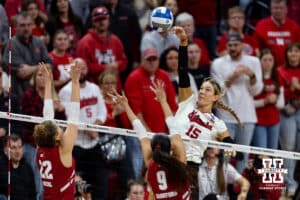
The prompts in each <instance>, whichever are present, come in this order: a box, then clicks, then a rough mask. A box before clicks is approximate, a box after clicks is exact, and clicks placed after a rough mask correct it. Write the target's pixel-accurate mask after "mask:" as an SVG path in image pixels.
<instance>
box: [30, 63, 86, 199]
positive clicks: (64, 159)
mask: <svg viewBox="0 0 300 200" xmlns="http://www.w3.org/2000/svg"><path fill="white" fill-rule="evenodd" d="M39 67H40V68H41V69H42V71H43V74H44V75H45V97H44V99H45V100H44V109H43V114H44V118H46V119H49V120H46V121H44V122H42V123H41V124H39V125H36V126H35V129H34V133H33V136H34V139H35V142H36V144H37V156H36V160H37V164H38V167H39V170H40V174H41V177H42V181H43V187H44V195H43V199H44V200H58V199H59V200H70V199H74V190H75V182H74V177H75V161H74V159H73V157H72V150H73V147H74V143H75V141H76V137H77V129H78V127H77V123H78V120H79V110H80V105H79V96H80V88H79V77H80V72H81V69H80V66H78V65H77V64H76V63H75V64H74V65H73V66H72V67H71V71H70V76H71V80H72V95H71V102H70V104H69V108H68V109H70V110H71V112H72V114H71V115H70V116H71V117H70V118H69V119H68V122H67V128H66V130H65V131H64V132H63V130H62V129H60V128H59V127H58V125H57V124H56V123H55V122H54V121H52V120H51V119H53V117H54V113H53V112H54V111H53V100H52V92H51V91H52V73H51V71H49V70H48V69H47V67H46V66H45V65H44V64H40V66H39Z"/></svg>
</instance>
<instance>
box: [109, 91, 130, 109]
mask: <svg viewBox="0 0 300 200" xmlns="http://www.w3.org/2000/svg"><path fill="white" fill-rule="evenodd" d="M108 95H109V96H110V97H111V98H112V99H113V101H114V102H115V103H116V104H119V105H121V106H122V107H123V108H126V107H127V106H129V104H128V99H127V97H126V96H125V94H124V92H122V95H120V94H119V93H118V92H117V91H116V90H113V93H108Z"/></svg>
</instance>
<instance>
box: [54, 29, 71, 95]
mask: <svg viewBox="0 0 300 200" xmlns="http://www.w3.org/2000/svg"><path fill="white" fill-rule="evenodd" d="M69 45H70V40H69V36H68V33H67V32H66V31H64V30H58V31H57V32H56V33H55V34H54V37H53V47H54V49H53V50H52V51H51V52H50V53H49V56H50V57H51V58H52V60H53V84H54V87H55V88H56V89H57V90H59V89H60V88H61V87H62V86H64V85H65V84H66V83H67V82H68V81H69V80H70V74H69V72H68V69H69V68H70V67H71V65H70V60H72V59H73V57H72V55H71V54H69V53H67V49H68V48H69Z"/></svg>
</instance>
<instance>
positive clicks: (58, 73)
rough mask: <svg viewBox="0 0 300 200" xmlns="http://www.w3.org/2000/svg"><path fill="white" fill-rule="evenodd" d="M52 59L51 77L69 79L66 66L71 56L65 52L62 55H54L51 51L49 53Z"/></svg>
mask: <svg viewBox="0 0 300 200" xmlns="http://www.w3.org/2000/svg"><path fill="white" fill-rule="evenodd" d="M49 56H50V57H51V58H52V60H53V66H54V67H53V79H54V80H66V79H70V75H69V72H68V71H67V68H68V67H70V59H72V58H73V57H72V56H71V54H69V53H65V54H64V55H63V56H62V57H60V56H57V55H55V54H54V53H53V52H50V53H49Z"/></svg>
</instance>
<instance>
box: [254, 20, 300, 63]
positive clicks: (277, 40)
mask: <svg viewBox="0 0 300 200" xmlns="http://www.w3.org/2000/svg"><path fill="white" fill-rule="evenodd" d="M255 35H256V37H257V41H258V43H259V44H260V49H263V48H269V49H271V50H272V52H273V54H274V57H275V60H276V65H277V66H278V65H283V64H284V62H285V61H284V51H285V48H286V47H287V46H288V44H290V43H291V42H293V41H295V42H299V41H300V29H299V26H298V25H297V24H296V23H295V22H294V21H293V20H291V19H289V18H286V20H285V22H284V24H282V25H278V24H276V22H275V21H274V20H273V19H272V18H271V17H268V18H265V19H262V20H260V21H259V22H258V23H257V25H256V32H255Z"/></svg>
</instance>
